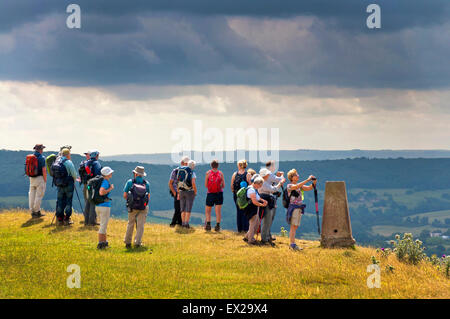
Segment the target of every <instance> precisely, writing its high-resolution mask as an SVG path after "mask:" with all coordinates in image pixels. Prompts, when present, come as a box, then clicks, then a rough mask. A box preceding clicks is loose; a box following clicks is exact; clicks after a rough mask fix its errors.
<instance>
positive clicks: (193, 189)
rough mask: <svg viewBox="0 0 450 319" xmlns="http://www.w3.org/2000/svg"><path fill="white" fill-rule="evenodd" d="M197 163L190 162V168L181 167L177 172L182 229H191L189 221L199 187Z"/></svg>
mask: <svg viewBox="0 0 450 319" xmlns="http://www.w3.org/2000/svg"><path fill="white" fill-rule="evenodd" d="M194 168H195V161H193V160H190V161H189V162H188V166H181V167H179V168H178V171H177V189H178V199H179V200H180V210H181V222H182V224H181V227H185V228H190V226H189V219H190V218H191V210H192V206H193V204H194V199H195V196H197V186H196V184H195V180H196V178H197V176H196V175H195V172H194Z"/></svg>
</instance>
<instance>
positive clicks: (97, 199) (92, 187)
mask: <svg viewBox="0 0 450 319" xmlns="http://www.w3.org/2000/svg"><path fill="white" fill-rule="evenodd" d="M103 180H104V178H103V176H95V177H93V178H91V179H90V180H89V181H88V183H87V193H88V200H89V201H91V202H93V203H94V204H95V205H98V204H102V203H104V202H106V201H107V199H108V197H107V196H106V195H103V196H102V195H100V187H101V186H102V183H103Z"/></svg>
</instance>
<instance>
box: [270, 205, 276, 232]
mask: <svg viewBox="0 0 450 319" xmlns="http://www.w3.org/2000/svg"><path fill="white" fill-rule="evenodd" d="M276 213H277V208H276V207H274V208H273V211H272V222H271V223H270V227H269V238H272V232H271V228H272V225H273V221H274V220H275V215H276Z"/></svg>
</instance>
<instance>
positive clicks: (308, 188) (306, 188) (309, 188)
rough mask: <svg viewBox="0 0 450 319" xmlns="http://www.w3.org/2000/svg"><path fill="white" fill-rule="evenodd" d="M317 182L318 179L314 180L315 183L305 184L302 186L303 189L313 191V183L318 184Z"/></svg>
mask: <svg viewBox="0 0 450 319" xmlns="http://www.w3.org/2000/svg"><path fill="white" fill-rule="evenodd" d="M316 183H317V180H313V183H312V184H311V185H304V186H303V187H302V189H303V190H304V191H312V190H313V189H314V186H313V184H314V185H316Z"/></svg>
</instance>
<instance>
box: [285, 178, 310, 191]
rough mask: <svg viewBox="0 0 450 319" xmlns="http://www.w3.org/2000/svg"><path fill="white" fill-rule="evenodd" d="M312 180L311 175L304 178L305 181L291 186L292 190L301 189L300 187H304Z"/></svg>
mask: <svg viewBox="0 0 450 319" xmlns="http://www.w3.org/2000/svg"><path fill="white" fill-rule="evenodd" d="M310 180H311V176H310V177H309V178H308V179H306V180H304V181H303V182H300V183H298V184H296V185H292V186H291V187H290V188H291V190H294V189H300V188H302V187H303V186H304V185H305V184H306V183H308V182H309V181H310ZM303 190H306V189H303Z"/></svg>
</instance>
